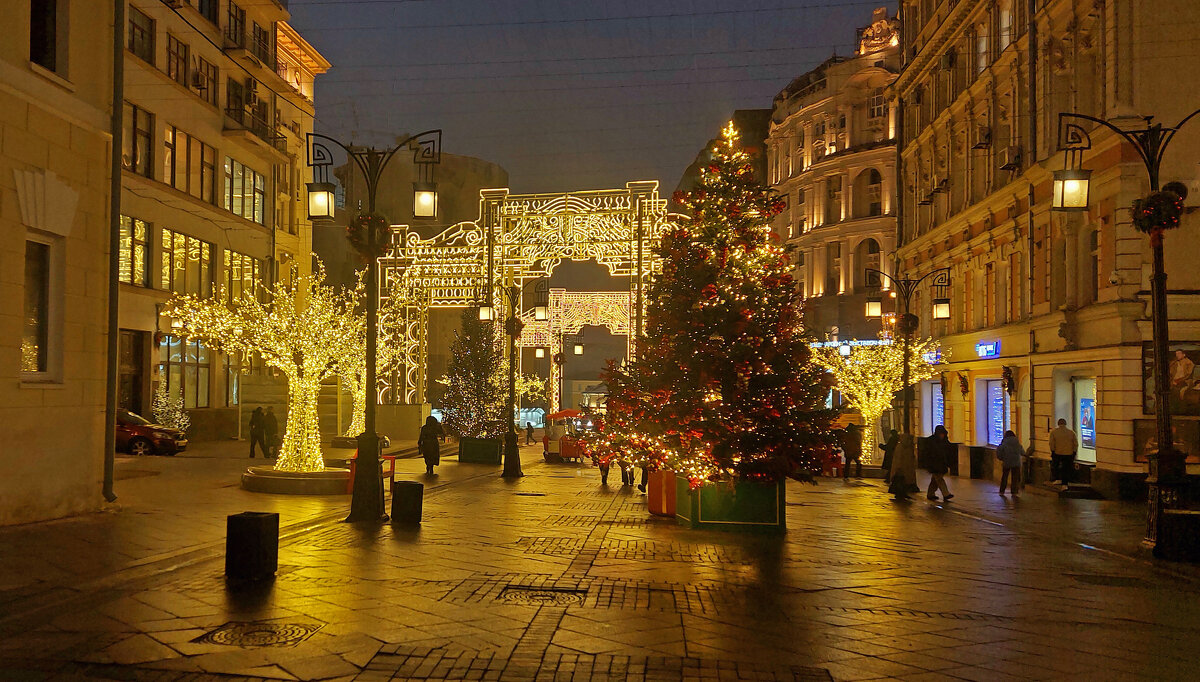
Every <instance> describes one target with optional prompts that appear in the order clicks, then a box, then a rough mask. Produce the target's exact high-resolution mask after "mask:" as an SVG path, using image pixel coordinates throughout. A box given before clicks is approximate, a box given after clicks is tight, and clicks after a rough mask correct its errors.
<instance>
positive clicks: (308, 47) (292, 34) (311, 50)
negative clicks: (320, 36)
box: [278, 21, 333, 74]
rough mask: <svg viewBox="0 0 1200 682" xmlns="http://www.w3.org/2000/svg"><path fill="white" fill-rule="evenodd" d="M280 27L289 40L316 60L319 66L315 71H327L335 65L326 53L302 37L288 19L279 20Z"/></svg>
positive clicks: (317, 72) (319, 72)
mask: <svg viewBox="0 0 1200 682" xmlns="http://www.w3.org/2000/svg"><path fill="white" fill-rule="evenodd" d="M278 27H279V30H281V31H283V33H284V35H286V36H287V37H288V39H289V40H291V41H292V42H294V43H296V46H297V47H298V48H300V50H301V51H302V52H304V53H305V54H306V55H307V56H309V57H311V58H312V60H313V61H314V62H316V64H317V66H316V68H314V69H313V73H315V74H322V73H325V72H326V71H328V70H329V69H330V67H332V66H333V64H331V63H330V62H329V60H328V59H326V58H325V57H324V55H322V54H321V53H320V52H318V51H317V48H315V47H313V46H312V43H310V42H308V41H307V40H305V39H304V38H303V37H301V35H300V33H299V32H298V31H297V30H296V29H294V28H292V25H291V24H289V23H288V22H286V21H281V22H279V24H278Z"/></svg>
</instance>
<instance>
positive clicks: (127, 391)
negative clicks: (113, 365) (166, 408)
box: [117, 329, 146, 414]
mask: <svg viewBox="0 0 1200 682" xmlns="http://www.w3.org/2000/svg"><path fill="white" fill-rule="evenodd" d="M118 344H119V345H118V349H119V353H118V355H117V405H119V406H120V407H122V408H124V409H126V410H129V411H130V412H136V413H138V414H143V412H142V407H143V404H144V397H143V394H144V393H145V390H146V369H145V366H144V363H143V359H144V358H145V356H146V332H139V331H131V330H128V329H122V330H121V333H120V336H119V337H118Z"/></svg>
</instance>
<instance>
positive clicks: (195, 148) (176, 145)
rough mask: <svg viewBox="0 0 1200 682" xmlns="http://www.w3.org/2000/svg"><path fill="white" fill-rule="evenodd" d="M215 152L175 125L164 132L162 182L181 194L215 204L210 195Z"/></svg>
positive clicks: (213, 174) (214, 172)
mask: <svg viewBox="0 0 1200 682" xmlns="http://www.w3.org/2000/svg"><path fill="white" fill-rule="evenodd" d="M216 163H217V152H216V150H215V149H213V148H212V147H210V146H208V145H206V144H204V143H203V142H201V141H200V140H198V139H196V138H195V137H192V136H191V135H188V134H187V133H185V132H183V131H182V130H180V129H178V128H176V127H175V126H167V127H166V128H165V129H164V130H163V182H165V183H167V184H168V185H171V186H172V187H174V188H175V189H177V190H179V191H181V192H187V193H188V194H190V195H192V196H194V197H196V198H197V199H200V200H202V201H205V202H208V203H210V204H212V203H216V197H215V195H214V194H213V190H214V184H215V183H214V180H215V176H216Z"/></svg>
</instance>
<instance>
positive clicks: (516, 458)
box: [500, 426, 525, 478]
mask: <svg viewBox="0 0 1200 682" xmlns="http://www.w3.org/2000/svg"><path fill="white" fill-rule="evenodd" d="M524 475H525V474H524V473H523V472H522V471H521V451H520V447H519V446H518V445H517V432H516V431H514V430H513V428H512V426H509V427H508V433H506V434H504V472H503V473H501V474H500V477H501V478H521V477H522V476H524Z"/></svg>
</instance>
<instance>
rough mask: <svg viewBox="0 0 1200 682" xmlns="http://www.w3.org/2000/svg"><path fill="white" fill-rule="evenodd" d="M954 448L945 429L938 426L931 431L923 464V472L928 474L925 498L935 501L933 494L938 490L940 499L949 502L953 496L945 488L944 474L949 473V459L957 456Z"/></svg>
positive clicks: (935, 497)
mask: <svg viewBox="0 0 1200 682" xmlns="http://www.w3.org/2000/svg"><path fill="white" fill-rule="evenodd" d="M957 455H958V453H957V452H956V451H955V448H954V446H953V445H952V444H951V443H950V434H949V432H947V431H946V427H945V426H943V425H941V424H938V426H937V428H936V429H934V430H933V437H932V438H930V439H929V455H928V461H927V462H926V463H925V470H926V471H928V472H929V476H930V478H929V490H927V491H926V492H925V496H926V497H928V498H929V499H931V500H936V499H937V495H936V494H935V493H936V492H937V490H938V489H939V488H940V489H941V491H942V499H943V500H945V501H947V502H949V501H950V499H951V498H953V497H954V495H951V494H950V489H949V488H947V487H946V472H948V471H950V458H951V457H954V456H957Z"/></svg>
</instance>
